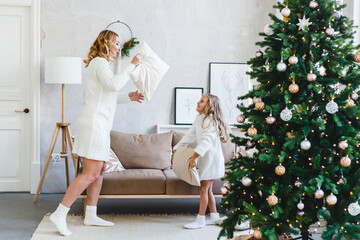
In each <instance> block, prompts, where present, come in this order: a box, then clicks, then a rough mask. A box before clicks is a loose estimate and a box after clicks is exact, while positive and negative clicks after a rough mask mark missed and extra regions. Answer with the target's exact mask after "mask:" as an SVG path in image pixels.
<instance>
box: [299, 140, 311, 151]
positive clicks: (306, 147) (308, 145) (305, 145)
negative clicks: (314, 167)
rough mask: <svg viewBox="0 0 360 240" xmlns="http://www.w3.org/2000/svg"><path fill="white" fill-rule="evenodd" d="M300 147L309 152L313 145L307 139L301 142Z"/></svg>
mask: <svg viewBox="0 0 360 240" xmlns="http://www.w3.org/2000/svg"><path fill="white" fill-rule="evenodd" d="M300 147H301V149H302V150H305V151H306V150H309V149H310V148H311V143H310V141H309V140H307V139H306V138H305V139H304V140H302V141H301V143H300Z"/></svg>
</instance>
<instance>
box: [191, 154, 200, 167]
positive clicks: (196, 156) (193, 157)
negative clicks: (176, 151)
mask: <svg viewBox="0 0 360 240" xmlns="http://www.w3.org/2000/svg"><path fill="white" fill-rule="evenodd" d="M198 157H199V154H197V153H194V154H193V155H192V156H191V158H190V161H189V166H190V167H191V168H193V167H195V166H196V165H197V159H198Z"/></svg>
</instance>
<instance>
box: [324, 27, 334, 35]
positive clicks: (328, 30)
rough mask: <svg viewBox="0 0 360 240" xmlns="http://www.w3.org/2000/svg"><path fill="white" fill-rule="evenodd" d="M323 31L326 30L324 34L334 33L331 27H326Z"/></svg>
mask: <svg viewBox="0 0 360 240" xmlns="http://www.w3.org/2000/svg"><path fill="white" fill-rule="evenodd" d="M325 32H326V35H328V36H332V35H333V34H334V32H335V30H334V29H333V28H332V27H328V28H327V29H326V31H325Z"/></svg>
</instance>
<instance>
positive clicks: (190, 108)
mask: <svg viewBox="0 0 360 240" xmlns="http://www.w3.org/2000/svg"><path fill="white" fill-rule="evenodd" d="M203 93H204V89H203V88H192V87H176V88H175V111H174V122H175V124H176V125H191V124H192V123H193V122H194V120H195V117H196V115H197V113H198V112H197V111H196V107H197V102H198V101H199V100H200V98H201V96H202V95H203Z"/></svg>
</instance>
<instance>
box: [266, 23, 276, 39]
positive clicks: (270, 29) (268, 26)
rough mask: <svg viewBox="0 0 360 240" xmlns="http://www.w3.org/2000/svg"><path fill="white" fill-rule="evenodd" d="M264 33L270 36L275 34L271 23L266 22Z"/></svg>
mask: <svg viewBox="0 0 360 240" xmlns="http://www.w3.org/2000/svg"><path fill="white" fill-rule="evenodd" d="M264 33H265V34H266V35H268V36H270V35H273V34H274V31H273V30H272V28H271V27H270V24H266V25H265V27H264Z"/></svg>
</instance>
